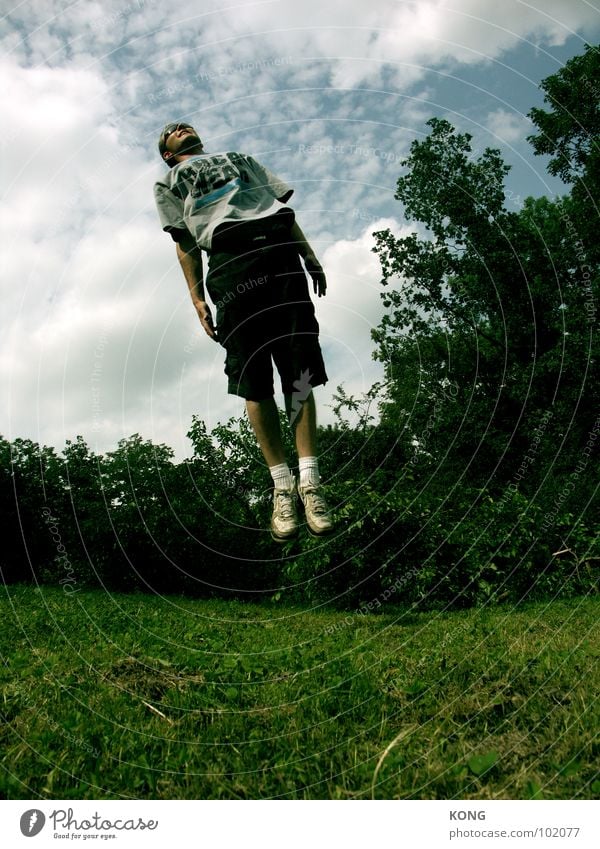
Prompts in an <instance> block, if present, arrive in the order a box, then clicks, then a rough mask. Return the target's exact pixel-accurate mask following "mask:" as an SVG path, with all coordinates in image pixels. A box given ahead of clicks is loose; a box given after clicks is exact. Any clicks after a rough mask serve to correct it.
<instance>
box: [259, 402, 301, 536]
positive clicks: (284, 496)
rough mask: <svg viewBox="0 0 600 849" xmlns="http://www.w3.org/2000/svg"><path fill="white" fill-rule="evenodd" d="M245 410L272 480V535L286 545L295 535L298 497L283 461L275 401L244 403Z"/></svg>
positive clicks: (283, 453)
mask: <svg viewBox="0 0 600 849" xmlns="http://www.w3.org/2000/svg"><path fill="white" fill-rule="evenodd" d="M246 410H247V411H248V418H249V419H250V424H251V425H252V428H253V430H254V433H255V435H256V439H257V441H258V444H259V446H260V449H261V451H262V453H263V457H264V458H265V460H266V463H267V465H268V466H269V471H270V472H271V476H272V477H273V514H272V516H271V536H272V537H273V539H274V540H276V541H277V542H286V541H287V540H290V539H293V538H294V537H295V536H296V535H297V533H298V514H297V510H296V502H297V494H296V485H295V481H294V478H293V476H292V475H291V473H290V469H289V466H288V465H287V463H286V461H285V451H284V448H283V441H282V439H281V428H280V425H279V410H278V409H277V405H276V404H275V399H274V398H265V399H264V400H263V401H246Z"/></svg>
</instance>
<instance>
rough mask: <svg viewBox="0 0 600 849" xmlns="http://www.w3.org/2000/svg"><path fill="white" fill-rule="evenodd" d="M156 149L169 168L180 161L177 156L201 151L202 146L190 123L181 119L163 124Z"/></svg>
mask: <svg viewBox="0 0 600 849" xmlns="http://www.w3.org/2000/svg"><path fill="white" fill-rule="evenodd" d="M158 150H159V151H160V155H161V157H162V158H163V159H164V161H165V162H166V163H167V165H168V166H169V168H173V167H174V166H175V165H177V163H178V162H179V161H180V160H179V159H178V157H179V156H181V155H182V154H188V155H189V154H195V153H202V152H203V150H204V148H203V147H202V142H201V141H200V137H199V135H198V133H197V132H196V130H195V129H194V128H193V127H192V126H191V124H186V123H185V121H181V122H180V123H178V124H167V125H166V126H165V128H164V129H163V131H162V133H161V134H160V137H159V139H158Z"/></svg>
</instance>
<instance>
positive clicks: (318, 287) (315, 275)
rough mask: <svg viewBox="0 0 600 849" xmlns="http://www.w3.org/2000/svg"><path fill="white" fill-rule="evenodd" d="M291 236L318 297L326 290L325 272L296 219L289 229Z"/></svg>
mask: <svg viewBox="0 0 600 849" xmlns="http://www.w3.org/2000/svg"><path fill="white" fill-rule="evenodd" d="M291 237H292V239H294V240H295V241H296V242H297V244H298V253H299V254H300V256H301V257H302V259H303V260H304V266H305V268H306V270H307V271H308V273H309V274H310V276H311V277H312V281H313V287H314V290H315V295H318V296H319V298H320V297H321V295H324V294H325V292H326V291H327V280H326V279H325V272H324V271H323V268H322V266H321V263H320V262H319V261H318V259H317V258H316V256H315V253H314V251H313V249H312V248H311V246H310V244H309V243H308V240H307V238H306V236H305V235H304V233H303V232H302V230H301V229H300V226H299V225H298V223H297V222H296V221H295V222H294V226H293V227H292V229H291Z"/></svg>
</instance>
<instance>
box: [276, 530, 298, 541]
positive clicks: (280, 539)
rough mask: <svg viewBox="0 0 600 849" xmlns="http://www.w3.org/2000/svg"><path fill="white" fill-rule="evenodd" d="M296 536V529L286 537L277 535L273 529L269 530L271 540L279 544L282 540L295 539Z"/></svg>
mask: <svg viewBox="0 0 600 849" xmlns="http://www.w3.org/2000/svg"><path fill="white" fill-rule="evenodd" d="M297 538H298V531H296V532H295V533H293V534H290V536H287V537H278V536H277V535H276V534H274V533H273V531H271V539H272V540H273V542H278V543H280V544H281V543H284V542H290V540H294V539H297Z"/></svg>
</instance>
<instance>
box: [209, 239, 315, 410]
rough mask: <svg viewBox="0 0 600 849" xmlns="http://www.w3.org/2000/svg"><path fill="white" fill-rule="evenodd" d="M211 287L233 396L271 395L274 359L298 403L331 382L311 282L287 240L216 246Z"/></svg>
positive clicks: (283, 382) (285, 386) (285, 389)
mask: <svg viewBox="0 0 600 849" xmlns="http://www.w3.org/2000/svg"><path fill="white" fill-rule="evenodd" d="M206 287H207V290H208V293H209V295H210V297H211V299H212V301H213V303H214V304H215V306H216V308H217V316H216V325H217V335H218V339H219V342H220V343H221V345H223V347H224V348H225V350H226V352H227V353H226V358H225V373H226V375H227V378H228V392H229V393H230V394H232V395H239V396H241V397H242V398H246V399H248V400H251V401H262V400H263V399H266V398H270V397H272V396H273V394H274V384H273V366H272V362H275V365H276V367H277V371H278V372H279V376H280V378H281V388H282V390H283V392H284V394H286V395H292V396H294V395H295V396H297V397H298V400H300V401H302V400H305V399H306V398H307V397H308V395H309V394H310V391H311V389H312V388H313V387H315V386H320V385H322V384H324V383H326V382H327V373H326V371H325V365H324V363H323V356H322V354H321V348H320V346H319V325H318V323H317V320H316V318H315V309H314V306H313V303H312V301H311V298H310V294H309V290H308V281H307V278H306V274H305V272H304V269H303V268H302V265H301V263H300V258H299V256H298V251H297V248H296V246H295V245H294V244H290V242H289V239H287V240H285V241H282V242H280V243H276V244H266V245H264V243H263V246H261V247H259V248H254V247H251V246H248V249H246V250H244V251H243V252H242V253H241V254H238V253H235V254H234V253H230V252H228V251H223V250H221V251H219V250H217V251H212V252H211V254H210V256H209V270H208V275H207V280H206Z"/></svg>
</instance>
